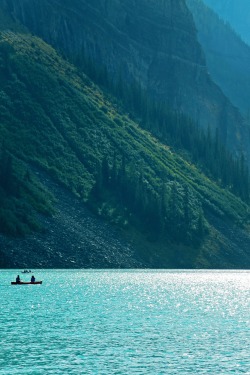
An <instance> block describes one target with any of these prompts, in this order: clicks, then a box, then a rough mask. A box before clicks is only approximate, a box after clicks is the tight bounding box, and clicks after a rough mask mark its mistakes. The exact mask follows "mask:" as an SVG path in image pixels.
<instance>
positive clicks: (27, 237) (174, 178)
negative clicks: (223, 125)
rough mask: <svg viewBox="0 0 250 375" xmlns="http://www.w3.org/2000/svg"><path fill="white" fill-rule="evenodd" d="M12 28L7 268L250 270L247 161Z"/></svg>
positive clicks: (0, 62)
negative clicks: (162, 137)
mask: <svg viewBox="0 0 250 375" xmlns="http://www.w3.org/2000/svg"><path fill="white" fill-rule="evenodd" d="M9 4H11V3H9ZM18 4H19V5H20V3H19V2H15V5H18ZM23 4H25V2H23ZM40 5H41V6H42V4H40ZM68 5H70V4H68ZM59 9H61V7H59ZM185 9H186V8H185ZM49 10H50V11H51V9H50V8H49ZM12 11H13V9H12ZM65 13H67V14H68V10H67V12H66V10H65ZM1 18H2V19H3V20H4V22H2V29H1V32H0V82H1V86H0V87H1V91H0V106H1V112H0V113H1V118H0V124H1V125H0V139H1V145H0V160H1V163H0V166H1V168H0V231H1V233H2V234H1V236H0V255H1V257H0V262H1V266H2V267H128V268H129V267H134V268H135V267H186V268H187V267H189V268H190V267H195V268H198V267H208V268H211V267H213V268H216V267H217V268H230V267H231V268H232V267H234V268H247V267H249V263H250V253H249V240H250V238H249V235H248V233H247V223H248V220H249V206H248V203H247V202H248V189H246V184H247V180H246V183H243V181H244V176H245V172H244V171H245V169H244V168H245V165H244V162H243V160H242V159H241V160H235V159H234V158H233V157H232V155H231V154H230V153H229V152H228V151H227V150H226V149H225V148H223V145H222V144H221V143H220V141H219V139H218V137H217V138H215V139H214V140H213V139H212V137H211V133H210V132H208V133H202V132H201V130H200V128H199V127H197V125H195V124H193V123H192V122H191V121H190V119H188V118H186V117H185V116H184V115H183V114H181V113H179V112H176V111H174V110H173V109H172V110H170V109H169V107H166V108H165V107H164V106H163V103H160V106H157V105H156V102H155V101H154V100H153V99H152V101H148V100H145V101H143V100H142V99H143V95H144V94H145V92H144V91H140V90H138V91H137V90H136V91H135V92H134V94H139V96H137V95H136V98H137V99H138V98H140V99H141V101H142V102H141V103H140V106H141V108H142V109H144V110H143V113H145V118H142V116H141V115H139V112H138V108H139V107H138V106H137V107H136V108H135V107H134V105H135V102H136V100H135V99H136V98H135V95H134V96H133V95H132V97H131V94H132V91H131V90H130V89H129V88H127V87H126V86H125V87H123V88H120V90H119V91H118V86H116V90H117V95H114V90H110V91H109V90H108V89H107V87H108V86H103V87H102V88H101V87H99V86H98V85H97V84H96V83H94V82H93V81H92V80H91V79H90V78H89V77H88V76H87V75H86V74H85V73H84V70H83V67H82V66H76V65H74V64H73V63H72V62H69V61H67V60H66V59H65V58H64V57H63V56H62V55H61V54H59V53H58V52H57V51H56V50H55V49H54V48H53V47H52V46H51V45H49V44H48V43H46V42H45V41H44V40H42V39H41V38H39V37H38V36H35V35H32V34H31V33H30V32H29V30H28V29H27V28H26V27H24V26H23V25H22V24H20V23H19V24H16V20H15V19H14V18H13V17H12V16H11V13H8V14H4V13H3V12H2V13H1ZM29 19H31V18H29ZM37 19H38V18H37ZM101 72H102V73H103V71H102V70H100V71H98V70H95V71H94V72H93V73H95V74H97V73H99V74H100V73H101ZM95 74H94V75H95ZM101 78H102V81H103V80H104V78H105V75H103V74H102V77H101ZM119 93H120V94H121V93H122V94H126V95H124V98H123V100H122V95H119ZM140 95H141V96H140ZM163 120H164V121H163ZM143 121H145V122H146V123H147V126H144V129H143V128H142V125H143V123H142V122H143ZM147 127H149V129H148V128H147ZM150 127H152V129H151V128H150ZM156 127H158V131H160V127H162V131H163V129H164V132H165V133H166V139H168V140H169V142H170V143H171V145H172V146H171V147H170V146H169V145H168V144H167V142H166V139H165V141H164V142H163V141H162V140H160V139H158V138H159V137H158V138H156V137H154V136H153V135H152V133H151V130H153V129H154V128H156ZM196 140H199V142H197V144H195V142H196ZM178 142H179V143H178ZM185 142H186V145H185V147H186V149H185V147H184V144H185ZM187 143H190V145H189V146H190V148H189V150H191V149H193V154H191V152H190V151H187V150H188V147H189V146H188V145H187ZM177 144H179V148H178V147H176V145H177ZM173 145H175V147H174V146H173ZM180 145H181V146H182V148H181V149H180ZM195 153H196V154H197V155H196V156H197V158H198V156H199V155H200V158H198V159H197V160H199V162H196V164H195V163H194V161H193V160H194V159H195V155H194V154H195ZM201 155H202V157H203V158H205V157H206V158H205V159H204V160H206V163H207V168H205V167H204V164H202V162H201V160H202V158H201ZM200 163H201V164H200ZM208 164H211V168H210V169H208ZM225 165H227V168H226V169H225ZM219 166H221V167H222V169H221V171H220V172H218V170H217V169H218V167H219ZM223 166H224V167H223ZM222 172H223V173H222ZM205 173H206V174H205ZM216 176H217V177H216ZM245 193H246V194H245ZM239 196H241V198H240V197H239Z"/></svg>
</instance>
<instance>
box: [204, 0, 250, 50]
mask: <svg viewBox="0 0 250 375" xmlns="http://www.w3.org/2000/svg"><path fill="white" fill-rule="evenodd" d="M203 1H204V3H205V4H207V5H208V6H209V7H210V8H212V9H213V10H214V11H215V12H216V13H217V14H218V15H219V17H220V18H221V19H223V20H224V21H225V22H226V23H228V24H230V25H231V27H232V28H233V29H234V30H235V31H236V33H237V34H239V35H240V36H241V38H242V40H244V41H245V42H246V43H247V44H248V45H250V30H249V23H250V3H249V1H248V0H219V1H218V0H203Z"/></svg>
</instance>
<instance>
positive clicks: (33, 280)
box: [30, 275, 36, 283]
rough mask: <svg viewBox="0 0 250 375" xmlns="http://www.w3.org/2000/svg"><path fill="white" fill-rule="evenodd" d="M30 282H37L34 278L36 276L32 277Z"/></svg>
mask: <svg viewBox="0 0 250 375" xmlns="http://www.w3.org/2000/svg"><path fill="white" fill-rule="evenodd" d="M30 281H31V282H32V283H34V282H35V281H36V278H35V276H34V275H32V276H31V279H30Z"/></svg>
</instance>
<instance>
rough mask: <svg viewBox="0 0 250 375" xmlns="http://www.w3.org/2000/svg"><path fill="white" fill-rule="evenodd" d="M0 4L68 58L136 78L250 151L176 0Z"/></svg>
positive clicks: (4, 0) (15, 0)
mask: <svg viewBox="0 0 250 375" xmlns="http://www.w3.org/2000/svg"><path fill="white" fill-rule="evenodd" d="M0 5H1V6H2V7H4V8H5V9H7V10H8V12H9V13H10V14H11V15H12V17H14V18H15V19H18V20H19V21H21V22H22V23H23V24H24V25H26V26H27V27H28V28H29V29H30V30H31V31H32V32H33V33H35V34H37V35H39V36H41V37H42V38H43V39H44V40H45V41H47V42H48V43H50V44H52V45H53V46H54V47H56V48H57V49H58V50H61V51H62V52H63V53H64V54H66V56H68V58H70V59H71V60H73V61H74V60H75V61H76V60H77V59H78V60H79V59H80V60H81V58H82V57H83V56H84V59H85V60H86V59H87V60H88V61H90V62H91V64H96V65H98V66H101V67H105V68H106V70H107V73H108V75H109V77H112V79H113V80H114V81H117V80H118V79H119V78H122V79H123V80H126V82H131V83H133V82H134V81H136V82H137V83H139V84H140V85H141V87H143V88H144V89H145V90H147V92H148V93H150V95H152V96H154V97H155V98H158V99H160V100H163V101H165V102H168V103H169V105H170V106H172V107H174V108H176V109H177V110H178V111H181V112H184V113H186V114H188V115H190V116H191V117H192V118H193V119H194V120H195V121H197V122H199V123H200V124H201V125H203V126H204V127H205V128H206V127H207V126H210V127H211V128H212V129H213V130H214V129H216V128H218V129H219V133H220V136H221V138H222V139H223V141H224V142H225V143H226V144H227V145H228V147H229V148H230V149H231V150H233V151H234V152H235V153H238V154H240V153H241V152H242V151H243V152H244V153H245V155H246V156H247V157H248V159H250V158H249V153H250V147H249V134H248V130H247V127H246V125H245V124H244V121H243V119H242V118H241V115H240V114H239V112H238V110H237V109H236V108H234V107H233V105H232V104H231V103H230V101H229V100H228V99H227V98H226V97H225V96H224V94H223V93H222V91H221V90H220V89H219V87H218V86H217V85H216V84H214V82H213V81H212V80H211V78H210V76H209V74H208V73H207V68H206V61H205V58H204V55H203V52H202V49H201V47H200V45H199V43H198V41H197V35H196V29H195V26H194V22H193V19H192V16H191V13H190V12H189V10H188V8H187V6H186V4H185V1H184V0H158V1H155V0H143V1H135V0H126V1H121V0H115V1H114V0H112V1H111V0H93V1H91V2H89V1H87V0H75V1H74V3H72V2H70V1H62V0H50V1H48V0H43V1H42V2H41V1H40V0H1V1H0Z"/></svg>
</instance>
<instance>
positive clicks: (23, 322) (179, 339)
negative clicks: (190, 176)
mask: <svg viewBox="0 0 250 375" xmlns="http://www.w3.org/2000/svg"><path fill="white" fill-rule="evenodd" d="M15 276H16V271H11V270H9V271H2V272H1V287H0V293H1V307H0V309H1V314H0V344H1V351H0V374H4V375H5V374H8V375H9V374H10V375H11V374H25V375H27V374H101V375H106V374H107V375H111V374H128V375H131V374H142V375H144V374H152V375H158V374H171V375H174V374H181V375H185V374H213V375H217V374H219V375H230V374H250V370H249V369H250V320H249V307H250V298H249V297H250V272H247V271H245V272H244V271H229V272H228V271H163V270H162V271H161V270H159V271H112V270H111V271H102V270H98V271H97V270H88V271H87V270H74V271H72V270H49V271H48V270H46V271H45V270H36V272H35V276H36V277H37V278H39V279H40V278H41V279H43V284H42V285H37V286H30V285H29V286H10V285H9V284H10V281H11V280H13V279H14V277H15Z"/></svg>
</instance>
